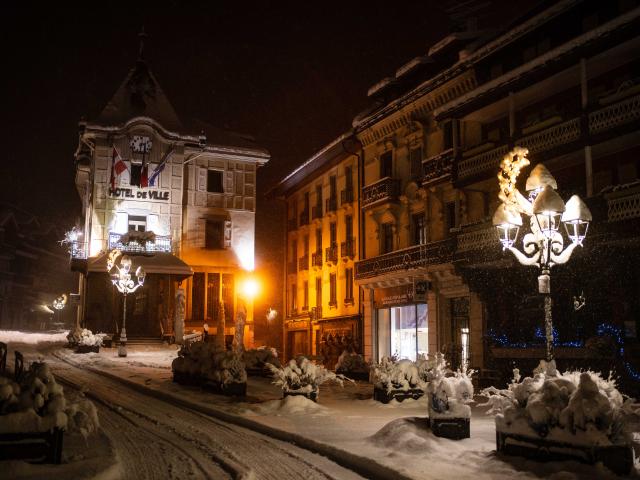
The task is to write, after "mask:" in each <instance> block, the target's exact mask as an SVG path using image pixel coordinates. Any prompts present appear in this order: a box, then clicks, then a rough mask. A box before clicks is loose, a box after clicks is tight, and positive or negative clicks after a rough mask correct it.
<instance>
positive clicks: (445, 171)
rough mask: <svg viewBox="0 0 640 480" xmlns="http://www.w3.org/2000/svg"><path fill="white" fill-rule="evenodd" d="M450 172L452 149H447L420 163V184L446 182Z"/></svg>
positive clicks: (451, 167) (451, 168) (451, 169)
mask: <svg viewBox="0 0 640 480" xmlns="http://www.w3.org/2000/svg"><path fill="white" fill-rule="evenodd" d="M452 171H453V149H452V148H449V149H448V150H445V151H444V152H441V153H439V154H438V155H435V156H433V157H429V158H427V159H425V160H423V161H422V184H423V185H429V184H432V183H435V182H438V181H442V180H446V179H448V178H449V177H450V176H451V172H452Z"/></svg>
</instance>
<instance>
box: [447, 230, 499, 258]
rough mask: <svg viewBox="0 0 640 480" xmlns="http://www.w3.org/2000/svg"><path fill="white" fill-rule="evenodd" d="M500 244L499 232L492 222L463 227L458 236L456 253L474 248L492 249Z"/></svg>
mask: <svg viewBox="0 0 640 480" xmlns="http://www.w3.org/2000/svg"><path fill="white" fill-rule="evenodd" d="M499 245H500V242H499V240H498V233H497V231H496V228H495V227H494V226H493V225H492V224H491V222H483V223H480V224H477V225H473V226H468V227H462V233H459V234H458V236H457V237H456V254H458V253H466V252H470V251H473V250H491V249H496V248H498V247H499Z"/></svg>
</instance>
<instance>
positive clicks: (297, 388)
mask: <svg viewBox="0 0 640 480" xmlns="http://www.w3.org/2000/svg"><path fill="white" fill-rule="evenodd" d="M267 365H268V367H269V369H270V370H271V373H272V374H273V378H274V381H273V383H274V384H275V385H278V386H279V387H280V388H282V394H283V397H287V396H290V395H303V396H305V397H307V398H309V399H311V400H313V401H314V402H316V401H317V400H318V394H319V392H320V385H322V384H323V383H325V382H329V381H332V382H336V383H338V384H339V385H341V386H342V385H343V384H344V381H345V380H347V381H352V380H350V379H349V378H346V377H345V376H344V375H340V374H336V373H333V372H331V371H329V370H327V369H326V368H324V367H323V366H322V365H316V364H315V363H312V362H311V361H310V360H309V359H308V358H306V357H303V356H300V357H298V358H296V359H292V360H290V361H289V363H287V364H286V365H285V366H284V367H276V366H275V365H271V364H267Z"/></svg>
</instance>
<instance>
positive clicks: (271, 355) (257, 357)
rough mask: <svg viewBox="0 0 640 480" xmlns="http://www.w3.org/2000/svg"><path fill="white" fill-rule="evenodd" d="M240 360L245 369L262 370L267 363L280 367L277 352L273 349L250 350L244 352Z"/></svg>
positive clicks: (264, 347)
mask: <svg viewBox="0 0 640 480" xmlns="http://www.w3.org/2000/svg"><path fill="white" fill-rule="evenodd" d="M242 360H243V361H244V364H245V366H246V367H247V369H254V370H259V369H261V368H264V367H265V366H266V364H267V363H270V364H271V365H275V366H276V367H280V366H281V364H280V360H279V359H278V352H277V350H276V349H275V348H273V347H266V346H262V347H258V348H254V349H251V350H245V351H244V352H243V353H242Z"/></svg>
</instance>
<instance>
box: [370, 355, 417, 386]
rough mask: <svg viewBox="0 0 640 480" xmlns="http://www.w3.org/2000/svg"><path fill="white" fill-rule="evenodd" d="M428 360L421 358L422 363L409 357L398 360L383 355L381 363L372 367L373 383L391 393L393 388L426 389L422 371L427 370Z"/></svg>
mask: <svg viewBox="0 0 640 480" xmlns="http://www.w3.org/2000/svg"><path fill="white" fill-rule="evenodd" d="M426 362H428V360H426V359H425V358H424V357H421V358H420V363H417V362H412V361H411V360H407V359H404V360H397V359H396V358H395V357H382V360H381V361H380V363H377V364H374V365H372V367H371V378H370V380H371V383H373V384H374V386H375V387H376V388H378V389H380V390H386V391H387V392H389V393H390V392H391V391H393V390H404V391H408V390H411V389H416V388H417V389H421V390H424V387H425V386H426V383H425V379H424V378H423V377H421V375H420V372H421V370H422V371H423V372H424V371H425V367H426ZM423 374H424V373H423ZM425 375H426V374H425Z"/></svg>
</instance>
